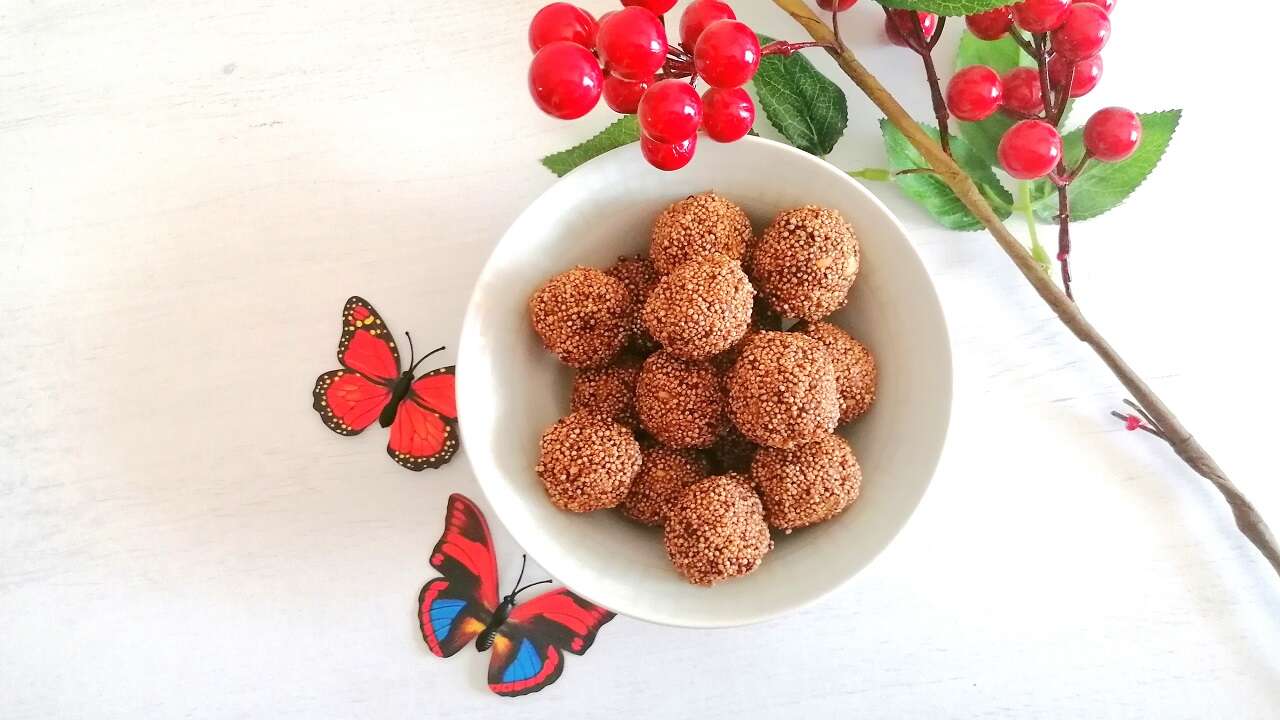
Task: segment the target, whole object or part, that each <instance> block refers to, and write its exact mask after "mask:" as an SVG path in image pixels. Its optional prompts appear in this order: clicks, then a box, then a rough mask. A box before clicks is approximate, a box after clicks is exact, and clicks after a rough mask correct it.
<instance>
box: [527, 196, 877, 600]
mask: <svg viewBox="0 0 1280 720" xmlns="http://www.w3.org/2000/svg"><path fill="white" fill-rule="evenodd" d="M858 266H859V249H858V239H857V237H856V236H855V235H854V233H853V230H852V229H851V228H850V227H849V225H848V223H846V222H845V221H844V219H843V218H842V217H841V216H840V214H839V213H837V212H836V211H834V210H829V209H826V208H820V207H816V206H805V207H801V208H796V209H794V210H788V211H786V212H783V213H780V214H779V215H778V216H777V217H776V218H774V219H773V221H772V222H771V223H770V224H769V225H768V227H766V228H765V230H764V232H763V234H761V235H760V236H759V237H758V238H757V237H756V235H755V234H754V232H753V231H752V227H751V221H750V220H749V219H748V218H747V215H746V213H744V212H743V211H742V209H741V208H740V207H738V206H737V205H735V204H734V203H732V202H730V201H729V200H727V199H725V198H723V197H721V196H719V195H716V194H714V193H710V192H708V193H703V194H699V195H693V196H691V197H688V198H685V199H684V200H681V201H679V202H677V203H675V204H673V205H671V206H670V207H668V208H667V209H666V210H664V211H663V212H662V213H661V214H660V215H659V216H658V218H657V219H656V220H655V221H654V224H653V232H652V237H651V244H650V248H649V255H648V256H647V257H646V256H636V257H624V258H621V259H619V260H618V261H617V262H616V263H614V264H613V265H612V266H611V267H609V268H606V269H605V270H598V269H595V268H589V267H581V266H580V267H575V268H573V269H572V270H569V271H567V272H564V273H561V274H560V275H557V276H555V277H553V278H551V279H550V280H549V281H547V283H546V284H545V285H543V286H542V288H540V289H539V290H538V291H537V292H536V293H535V294H534V296H533V298H532V299H531V300H530V302H529V312H530V318H531V320H532V323H533V329H534V330H535V331H536V332H537V334H538V336H539V337H540V338H541V339H542V342H543V344H544V345H545V346H546V348H547V349H548V350H550V351H551V352H552V353H554V354H555V355H556V356H557V357H558V358H559V359H560V360H561V361H562V362H564V363H565V364H566V365H569V366H570V367H573V368H576V369H577V373H576V375H575V377H574V381H573V394H572V397H571V399H570V414H569V415H567V416H565V417H564V418H561V419H560V420H559V421H557V422H556V423H555V424H554V425H552V426H551V427H550V428H548V429H547V430H546V432H544V433H543V435H542V440H541V443H540V445H539V457H538V465H537V473H538V477H539V478H540V479H541V480H542V482H543V484H544V486H545V487H546V490H547V496H548V497H549V498H550V499H551V502H552V503H554V504H555V505H556V507H559V508H561V509H563V510H568V511H571V512H592V511H595V510H603V509H607V508H618V509H619V510H620V511H621V512H622V514H623V515H625V516H626V517H628V518H630V519H631V520H634V521H636V522H639V523H643V524H646V525H654V526H662V527H663V534H664V541H665V545H666V550H667V554H668V556H669V557H670V558H671V562H672V564H673V565H675V567H676V569H677V570H678V571H680V573H681V574H683V575H684V577H685V578H687V579H688V580H689V582H692V583H695V584H698V585H710V584H713V583H715V582H717V581H720V580H724V579H726V578H730V577H734V576H738V575H745V574H747V573H749V572H751V571H753V570H755V569H756V568H757V567H759V566H760V563H761V562H762V561H763V559H764V556H765V555H766V554H767V553H768V552H769V550H770V549H772V548H773V540H772V539H771V537H770V529H771V528H772V529H775V530H781V531H783V532H788V533H789V532H791V531H792V530H794V529H796V528H801V527H806V526H809V525H813V524H815V523H820V522H823V521H825V520H829V519H830V518H832V517H834V516H835V515H837V514H838V513H840V512H841V511H843V510H844V509H845V508H846V507H848V506H849V505H850V504H851V503H853V502H854V501H855V500H857V498H858V492H859V489H860V486H861V482H862V471H861V469H860V468H859V467H858V461H857V459H856V458H855V457H854V454H853V451H852V450H851V449H850V448H849V445H848V444H847V443H846V442H845V441H844V439H843V438H841V437H840V436H838V435H835V434H834V431H835V429H836V427H837V426H838V425H840V424H842V423H847V422H850V421H852V420H854V419H855V418H857V417H859V416H861V415H862V414H863V413H865V412H866V411H867V410H868V408H870V406H871V404H872V402H873V401H874V399H875V395H876V363H875V359H874V358H873V357H872V355H871V353H870V352H869V351H868V350H867V348H866V347H864V346H863V345H862V344H861V343H859V342H858V341H857V340H855V339H853V338H852V337H850V336H849V335H848V334H847V333H845V332H844V331H843V330H841V329H840V328H838V327H836V326H835V325H832V324H831V323H828V322H824V321H823V318H825V317H827V316H828V315H830V314H831V313H832V312H834V311H835V310H837V309H838V308H840V307H841V306H843V305H844V304H845V302H846V301H847V299H848V294H849V289H850V287H852V285H853V281H854V279H855V278H856V277H857V275H858ZM784 318H785V319H786V320H785V321H784ZM784 326H789V327H788V329H787V330H784V329H783V328H784Z"/></svg>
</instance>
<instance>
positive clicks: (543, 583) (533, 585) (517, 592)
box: [511, 578, 551, 597]
mask: <svg viewBox="0 0 1280 720" xmlns="http://www.w3.org/2000/svg"><path fill="white" fill-rule="evenodd" d="M549 582H551V580H550V578H548V579H546V580H539V581H538V582H535V583H529V584H528V585H525V586H524V587H522V588H518V589H516V591H515V592H513V593H511V597H515V596H517V595H519V594H520V593H522V592H524V591H525V590H528V589H529V588H531V587H535V586H537V585H546V584H547V583H549Z"/></svg>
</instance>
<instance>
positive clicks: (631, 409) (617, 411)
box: [569, 356, 640, 429]
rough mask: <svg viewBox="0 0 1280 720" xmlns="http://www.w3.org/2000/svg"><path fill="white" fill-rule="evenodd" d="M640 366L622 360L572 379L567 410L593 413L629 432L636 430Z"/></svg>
mask: <svg viewBox="0 0 1280 720" xmlns="http://www.w3.org/2000/svg"><path fill="white" fill-rule="evenodd" d="M639 376H640V363H639V362H638V361H636V360H635V359H634V358H631V357H628V356H623V357H622V358H621V359H619V360H618V361H617V362H615V363H614V364H612V365H606V366H605V367H602V368H587V369H583V370H579V371H577V372H576V373H574V375H573V390H572V391H571V392H570V395H569V410H570V411H571V412H578V411H579V410H583V411H586V412H594V413H598V414H601V415H604V416H605V417H607V418H609V419H611V420H616V421H618V422H620V423H622V424H623V425H626V426H627V427H628V428H632V429H634V428H636V427H637V425H638V424H639V419H638V418H637V417H636V379H637V378H638V377H639Z"/></svg>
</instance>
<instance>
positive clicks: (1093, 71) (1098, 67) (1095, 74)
mask: <svg viewBox="0 0 1280 720" xmlns="http://www.w3.org/2000/svg"><path fill="white" fill-rule="evenodd" d="M1075 66H1076V74H1075V75H1074V76H1072V78H1071V97H1073V98H1078V97H1083V96H1085V95H1088V94H1089V92H1090V91H1092V90H1093V89H1094V88H1096V87H1098V82H1099V81H1101V80H1102V56H1101V55H1094V56H1093V57H1091V58H1087V59H1085V60H1081V61H1080V62H1078V63H1076V64H1075ZM1070 69H1071V61H1070V60H1067V59H1066V58H1060V57H1056V56H1055V57H1051V58H1049V84H1050V85H1052V86H1053V87H1055V88H1060V87H1062V84H1063V83H1065V82H1066V81H1067V72H1068V71H1069V70H1070Z"/></svg>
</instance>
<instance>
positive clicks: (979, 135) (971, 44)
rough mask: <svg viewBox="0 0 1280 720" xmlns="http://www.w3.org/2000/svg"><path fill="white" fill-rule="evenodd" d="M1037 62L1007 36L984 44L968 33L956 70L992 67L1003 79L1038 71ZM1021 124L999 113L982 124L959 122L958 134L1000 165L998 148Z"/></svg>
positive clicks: (988, 160)
mask: <svg viewBox="0 0 1280 720" xmlns="http://www.w3.org/2000/svg"><path fill="white" fill-rule="evenodd" d="M1035 64H1036V62H1035V60H1032V59H1031V56H1029V55H1027V54H1026V53H1025V52H1023V51H1022V48H1020V47H1018V43H1016V42H1014V41H1013V39H1012V38H1011V37H1009V36H1008V35H1005V36H1004V37H1002V38H1000V39H999V40H991V41H987V40H981V39H979V38H978V37H976V36H975V35H974V34H973V33H971V32H969V31H968V30H965V32H964V35H962V36H961V37H960V47H959V48H958V49H957V50H956V69H957V70H959V69H960V68H963V67H968V66H970V65H989V66H991V67H992V68H993V69H994V70H995V71H996V72H998V73H1000V75H1002V76H1003V75H1004V74H1005V73H1007V72H1009V71H1010V70H1012V69H1014V68H1016V67H1020V66H1025V67H1035ZM1015 122H1017V120H1015V119H1014V118H1011V117H1009V116H1008V115H1005V114H1004V113H1002V112H997V113H996V114H994V115H992V116H991V117H989V118H987V119H986V120H980V121H978V122H960V121H958V120H957V121H956V132H958V133H960V136H961V137H963V138H964V139H965V140H967V141H969V145H970V146H971V147H972V148H973V149H974V151H975V152H977V153H978V155H979V156H981V157H982V159H983V160H984V161H986V163H987V164H988V165H995V164H996V148H997V147H999V145H1000V138H1002V137H1004V134H1005V131H1007V130H1008V129H1009V128H1011V127H1013V124H1014V123H1015Z"/></svg>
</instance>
